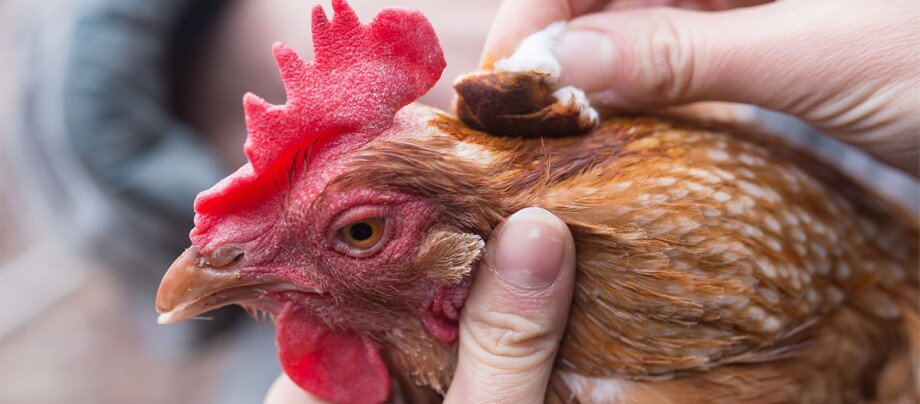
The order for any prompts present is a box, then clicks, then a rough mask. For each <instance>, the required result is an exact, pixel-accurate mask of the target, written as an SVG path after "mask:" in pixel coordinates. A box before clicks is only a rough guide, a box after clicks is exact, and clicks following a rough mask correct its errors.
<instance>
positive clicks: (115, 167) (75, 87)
mask: <svg viewBox="0 0 920 404" xmlns="http://www.w3.org/2000/svg"><path fill="white" fill-rule="evenodd" d="M352 3H353V6H354V7H355V8H356V9H357V11H358V14H359V15H360V17H361V18H362V20H364V21H367V20H368V19H370V18H372V16H373V15H374V14H375V13H376V12H377V9H378V8H379V7H382V6H383V5H405V6H411V7H414V8H418V9H421V10H422V11H423V12H425V14H426V15H427V16H428V17H429V18H430V19H431V21H432V24H433V25H434V27H435V30H436V31H437V32H438V34H439V36H440V37H441V40H442V44H443V46H444V49H445V54H446V58H447V61H448V68H447V71H446V72H445V73H444V76H443V78H442V80H441V82H440V83H439V84H438V86H437V87H435V89H434V90H433V91H432V92H431V93H430V94H429V95H427V96H426V97H425V98H424V99H423V100H422V101H423V102H425V103H428V104H432V105H435V106H438V107H440V108H443V109H448V108H449V106H450V98H451V90H450V84H451V82H452V80H453V78H454V77H456V76H458V75H460V74H462V73H464V72H468V71H471V70H474V69H475V68H476V66H477V61H478V53H479V49H481V46H482V43H483V41H484V39H485V34H486V32H487V29H488V26H489V24H490V22H491V18H492V15H493V14H494V12H495V10H496V8H497V6H498V2H497V1H492V0H467V1H464V2H455V1H446V0H444V1H433V0H428V1H425V0H388V1H386V2H380V1H371V0H364V1H362V0H354V1H352ZM314 4H315V1H314V0H235V1H231V0H157V1H151V0H45V1H32V0H0V11H2V17H0V27H2V28H0V51H2V53H0V102H2V104H0V402H2V403H11V404H12V403H65V402H66V403H191V404H194V403H257V402H261V399H262V397H263V395H264V393H265V391H266V390H267V389H268V387H269V385H270V384H271V382H272V381H273V380H274V378H275V377H276V376H277V375H278V373H279V372H280V369H279V367H278V365H277V359H276V356H275V346H274V343H273V335H272V333H273V327H272V326H271V325H265V326H263V327H261V328H260V327H257V326H256V323H255V321H253V320H250V319H248V318H242V317H241V316H240V314H241V312H242V311H241V310H239V309H237V308H228V309H225V310H223V311H221V312H219V313H215V314H214V315H213V316H211V318H212V319H211V320H203V321H193V322H188V323H183V324H178V325H169V326H157V325H156V313H155V311H154V297H155V294H156V289H157V286H158V284H159V279H160V277H161V276H162V274H163V273H164V272H165V270H166V268H167V266H168V265H169V264H170V262H171V261H172V260H173V258H175V257H176V256H177V255H178V254H179V253H181V251H182V249H184V248H185V247H186V246H187V245H188V243H189V241H188V237H187V234H188V231H189V229H190V228H191V226H192V221H191V220H192V216H193V211H192V201H193V199H194V196H195V194H196V193H197V192H199V191H201V190H203V189H205V188H208V187H210V186H211V185H212V184H213V183H215V182H216V181H217V180H219V179H220V178H221V177H223V176H224V175H226V174H228V173H229V172H231V171H232V170H234V169H236V168H237V167H238V166H239V165H241V164H242V163H243V162H244V157H243V154H242V144H243V139H244V137H245V126H244V123H243V115H242V108H241V102H240V100H241V97H242V94H243V93H244V92H246V91H253V92H255V93H256V94H259V95H261V96H263V97H264V98H266V99H267V100H269V101H271V102H274V103H282V102H283V101H284V94H283V90H282V88H281V81H280V79H279V78H278V74H277V68H276V67H275V64H274V60H273V58H272V56H271V51H270V49H271V44H272V43H273V42H276V41H283V42H286V43H288V44H289V45H291V46H292V47H293V48H294V49H295V50H297V51H298V52H299V53H300V54H301V56H302V57H303V58H305V59H310V57H311V56H310V39H309V38H310V37H309V10H310V8H311V7H312V6H313V5H314ZM320 4H323V6H324V7H325V8H326V10H327V12H328V10H330V8H329V5H328V1H322V2H320ZM717 108H721V107H717ZM709 111H710V112H712V111H715V110H713V109H710V110H709ZM719 111H720V112H719V114H727V115H730V116H732V117H733V118H734V119H740V120H760V121H762V122H764V123H765V125H766V126H768V127H769V128H772V129H773V130H775V131H777V132H782V133H786V134H788V135H789V136H790V137H791V138H792V139H793V140H794V141H795V142H797V143H799V144H801V145H804V146H806V147H812V148H816V149H818V150H820V152H821V153H822V154H823V155H824V156H825V157H826V158H827V159H828V160H832V161H839V162H841V164H842V165H844V166H845V168H846V169H847V170H848V171H849V172H851V173H854V175H857V176H859V177H861V178H863V179H864V180H865V181H866V182H868V183H871V184H872V185H873V186H875V187H876V188H878V189H879V190H880V192H883V193H886V194H888V195H889V196H891V197H892V198H894V199H897V200H899V201H900V202H901V203H902V204H904V205H905V206H907V207H908V208H909V209H912V210H913V211H914V212H917V210H918V206H920V188H918V185H917V182H916V181H915V180H913V179H911V178H909V177H907V176H905V175H903V174H901V173H899V172H895V171H893V170H890V169H888V168H886V167H883V166H881V165H879V164H877V163H875V162H874V161H873V160H871V159H870V158H868V157H866V156H865V155H864V154H863V153H861V152H859V151H856V150H853V149H851V148H848V147H846V146H843V145H841V144H839V143H837V142H834V141H830V140H828V139H826V138H824V137H822V136H820V135H818V134H816V133H815V132H814V131H812V130H811V129H810V128H808V127H807V126H805V125H803V124H801V123H799V122H797V121H795V120H794V119H790V118H788V117H784V116H781V115H778V114H773V113H770V112H766V111H761V110H756V109H753V108H749V107H740V108H731V109H724V108H722V109H719ZM713 113H715V112H713Z"/></svg>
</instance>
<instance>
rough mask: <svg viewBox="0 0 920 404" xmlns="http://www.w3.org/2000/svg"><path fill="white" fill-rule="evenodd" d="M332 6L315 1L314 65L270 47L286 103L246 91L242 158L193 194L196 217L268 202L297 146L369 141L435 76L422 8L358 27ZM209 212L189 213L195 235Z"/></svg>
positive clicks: (339, 6) (433, 38) (337, 2)
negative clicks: (271, 101) (214, 182)
mask: <svg viewBox="0 0 920 404" xmlns="http://www.w3.org/2000/svg"><path fill="white" fill-rule="evenodd" d="M332 9H333V11H334V17H333V19H332V20H331V21H330V20H327V19H326V14H325V13H324V12H323V9H322V7H320V6H316V7H314V8H313V44H314V60H313V61H312V62H309V63H307V62H304V61H303V60H302V59H301V58H300V57H299V56H297V54H296V53H294V51H293V50H291V48H289V47H287V46H286V45H284V44H280V43H278V44H275V46H274V48H273V51H274V54H275V59H276V60H277V61H278V66H279V68H280V69H281V78H282V80H283V81H284V88H285V91H286V93H287V102H286V103H285V104H284V105H280V106H279V105H272V104H269V103H268V102H266V101H265V100H263V99H261V98H259V97H257V96H255V95H253V94H246V95H245V96H244V97H243V104H244V107H245V111H246V124H247V126H248V129H249V136H248V137H247V139H246V145H245V150H246V155H247V157H248V158H249V163H248V164H246V165H244V166H243V167H241V168H240V169H239V170H238V171H237V172H235V173H233V174H232V175H230V176H229V177H227V178H225V179H223V180H222V181H221V182H220V183H218V184H217V185H215V186H214V187H212V188H211V189H209V190H207V191H204V192H202V193H201V194H199V195H198V198H197V199H196V201H195V211H196V212H197V213H198V214H199V216H200V215H203V214H219V213H231V212H234V211H235V210H238V209H240V208H243V207H251V206H253V205H254V204H260V202H263V201H266V200H267V199H269V198H271V197H272V196H274V195H272V194H277V193H278V190H279V187H280V186H283V185H285V184H287V173H286V170H287V168H288V167H289V166H290V164H291V161H292V160H294V159H296V158H297V155H298V153H303V152H306V151H307V150H314V152H315V151H316V150H317V149H319V148H317V147H314V146H319V145H322V144H327V143H328V142H329V141H331V140H333V139H339V138H341V137H345V136H349V135H355V134H360V135H361V136H357V137H360V138H361V139H366V140H365V141H367V140H370V139H372V138H373V137H374V136H376V135H378V134H380V133H381V132H383V131H384V130H385V129H386V128H388V127H389V126H390V125H391V124H392V122H393V117H394V116H395V114H396V112H397V111H398V110H399V109H400V108H402V107H403V106H405V105H407V104H409V103H410V102H412V101H414V100H416V99H417V98H418V97H421V96H422V95H423V94H424V93H426V92H427V91H428V89H430V88H431V86H433V85H434V84H435V82H436V81H437V80H438V78H440V76H441V71H442V70H443V69H444V66H445V62H444V56H443V54H442V52H441V47H440V45H439V44H438V38H437V35H436V34H435V33H434V30H433V29H432V28H431V25H430V24H429V23H428V20H426V19H425V17H424V16H423V15H422V14H421V13H420V12H418V11H414V10H408V9H396V8H390V9H384V10H382V11H381V12H380V13H379V14H377V16H376V17H375V18H374V20H373V21H371V22H370V23H369V24H367V25H363V24H361V22H360V21H359V20H358V16H357V15H356V14H355V12H354V10H352V9H351V7H349V5H348V4H347V3H346V2H345V1H344V0H333V1H332ZM313 156H315V153H312V154H311V159H312V158H313ZM215 219H216V218H213V217H212V218H207V219H206V218H204V217H196V227H199V228H196V230H195V231H193V233H192V235H193V241H195V240H194V236H195V234H196V233H198V234H199V235H201V232H202V231H204V230H206V229H202V228H200V227H210V225H208V224H214V220H215ZM196 244H197V243H196Z"/></svg>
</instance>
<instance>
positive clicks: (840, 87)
mask: <svg viewBox="0 0 920 404" xmlns="http://www.w3.org/2000/svg"><path fill="white" fill-rule="evenodd" d="M624 3H630V5H642V4H655V5H658V4H677V5H688V4H689V5H692V6H694V7H695V8H698V9H709V10H712V9H719V10H721V11H694V10H688V9H681V8H664V7H656V8H623V7H622V5H623V4H624ZM755 3H765V4H760V5H753V6H752V4H755ZM618 5H619V6H618ZM732 6H738V8H731V7H732ZM726 8H727V9H726ZM558 20H566V21H568V25H567V27H566V31H565V33H564V34H563V35H562V36H561V37H560V38H559V40H558V43H557V44H556V47H555V54H556V56H557V58H558V59H559V61H560V63H561V65H562V77H561V79H560V80H561V81H562V84H564V85H574V86H576V87H579V88H582V89H584V90H585V91H586V93H587V94H588V95H589V97H590V98H591V100H592V101H593V102H594V103H596V104H599V105H601V106H603V107H607V108H613V109H615V110H621V111H645V110H650V109H655V108H661V107H667V106H675V105H681V104H686V103H690V102H695V101H729V102H736V103H744V104H754V105H758V106H761V107H764V108H767V109H771V110H775V111H779V112H784V113H787V114H790V115H794V116H796V117H798V118H800V119H802V120H804V121H805V122H807V123H809V124H811V125H812V126H814V127H815V128H817V129H818V130H820V131H822V132H823V133H825V134H827V135H830V136H833V137H836V138H838V139H840V140H842V141H844V142H847V143H849V144H852V145H854V146H857V147H860V148H862V149H864V150H866V151H867V152H869V153H871V154H873V155H875V156H876V157H878V158H879V159H881V160H882V161H885V162H887V163H889V164H892V165H894V166H897V167H899V168H901V169H902V170H905V171H907V172H909V173H911V174H913V175H914V176H917V175H918V170H920V164H918V159H920V157H918V156H920V154H918V150H920V136H918V133H920V119H918V118H917V114H918V111H920V90H918V89H920V64H918V63H917V61H918V60H920V47H918V46H916V44H917V39H918V38H920V24H917V21H920V7H917V6H916V3H915V2H912V1H908V0H900V1H889V2H873V1H859V0H846V1H839V0H816V1H781V2H769V3H767V2H758V1H752V0H726V1H631V2H624V1H612V2H611V1H578V0H546V1H538V0H508V1H505V2H504V3H503V4H502V8H501V9H500V10H499V14H498V17H497V18H496V19H495V23H494V25H493V27H492V30H491V33H490V35H489V38H488V40H487V42H486V47H485V50H484V53H483V55H484V56H483V64H484V65H486V66H488V65H489V64H490V63H491V62H494V61H495V60H498V59H500V58H502V57H504V56H507V55H509V54H510V53H511V52H512V51H513V48H514V46H516V44H517V43H518V42H519V41H520V40H521V38H523V37H525V36H526V35H528V34H530V33H532V32H535V31H537V30H539V29H541V28H543V27H544V26H545V25H547V24H549V23H550V22H552V21H558Z"/></svg>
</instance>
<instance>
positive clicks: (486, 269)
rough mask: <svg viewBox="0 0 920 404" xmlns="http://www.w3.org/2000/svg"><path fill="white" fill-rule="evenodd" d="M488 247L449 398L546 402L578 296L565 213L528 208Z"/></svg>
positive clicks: (465, 315) (466, 315)
mask: <svg viewBox="0 0 920 404" xmlns="http://www.w3.org/2000/svg"><path fill="white" fill-rule="evenodd" d="M486 251H487V252H486V256H485V258H484V259H483V262H482V264H481V266H480V269H479V272H478V273H477V275H476V279H475V281H474V284H473V286H472V288H471V290H470V294H469V298H468V299H467V301H466V303H465V305H464V308H463V312H462V314H461V318H460V349H459V357H458V364H457V370H456V374H455V376H454V380H453V382H452V384H451V387H450V390H449V391H448V392H447V396H446V399H445V402H448V403H461V402H462V403H466V402H516V403H531V402H542V401H543V398H544V395H545V391H546V384H547V381H548V380H549V375H550V373H551V370H552V366H553V361H554V358H555V356H556V352H557V350H558V346H559V341H560V340H561V339H562V334H563V332H564V330H565V323H566V320H567V318H568V313H569V306H570V305H571V301H572V293H573V284H574V279H575V242H574V241H573V239H572V234H571V233H570V232H569V230H568V228H567V227H566V225H565V223H563V222H562V221H561V220H559V219H558V218H556V217H555V216H553V215H552V214H551V213H549V212H547V211H546V210H543V209H540V208H527V209H524V210H522V211H520V212H518V213H516V214H514V215H512V216H511V217H510V218H509V219H508V220H507V221H506V222H505V223H504V224H502V225H501V226H499V228H497V229H496V231H495V233H494V234H493V237H492V239H491V240H490V241H489V243H488V244H487V247H486Z"/></svg>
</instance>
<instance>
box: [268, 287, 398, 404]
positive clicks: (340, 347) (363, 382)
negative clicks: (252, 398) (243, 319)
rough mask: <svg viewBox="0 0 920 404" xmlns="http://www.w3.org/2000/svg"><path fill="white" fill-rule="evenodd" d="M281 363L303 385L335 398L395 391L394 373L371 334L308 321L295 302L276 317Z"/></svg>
mask: <svg viewBox="0 0 920 404" xmlns="http://www.w3.org/2000/svg"><path fill="white" fill-rule="evenodd" d="M276 323H277V330H278V331H277V332H278V336H277V341H278V355H279V357H280V359H281V367H282V368H283V369H284V372H285V373H287V375H288V377H290V378H291V380H293V381H294V383H296V384H297V385H298V386H300V387H301V388H303V389H304V390H306V391H308V392H310V394H313V395H314V396H316V397H318V398H320V399H323V400H328V401H332V402H336V403H379V402H383V401H384V400H386V399H387V397H389V396H390V375H389V373H388V372H387V368H386V365H384V364H383V360H382V359H381V358H380V353H379V352H378V351H377V347H375V346H374V344H372V343H371V342H370V340H368V339H367V338H366V337H361V336H356V335H351V334H345V333H340V332H336V331H333V330H331V329H330V328H329V327H326V326H325V325H324V324H322V323H319V322H315V321H308V319H307V317H306V316H304V314H303V312H302V311H301V310H299V309H297V308H294V307H293V305H288V306H287V307H285V308H284V310H283V311H282V312H281V314H280V315H279V316H278V318H277V322H276Z"/></svg>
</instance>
